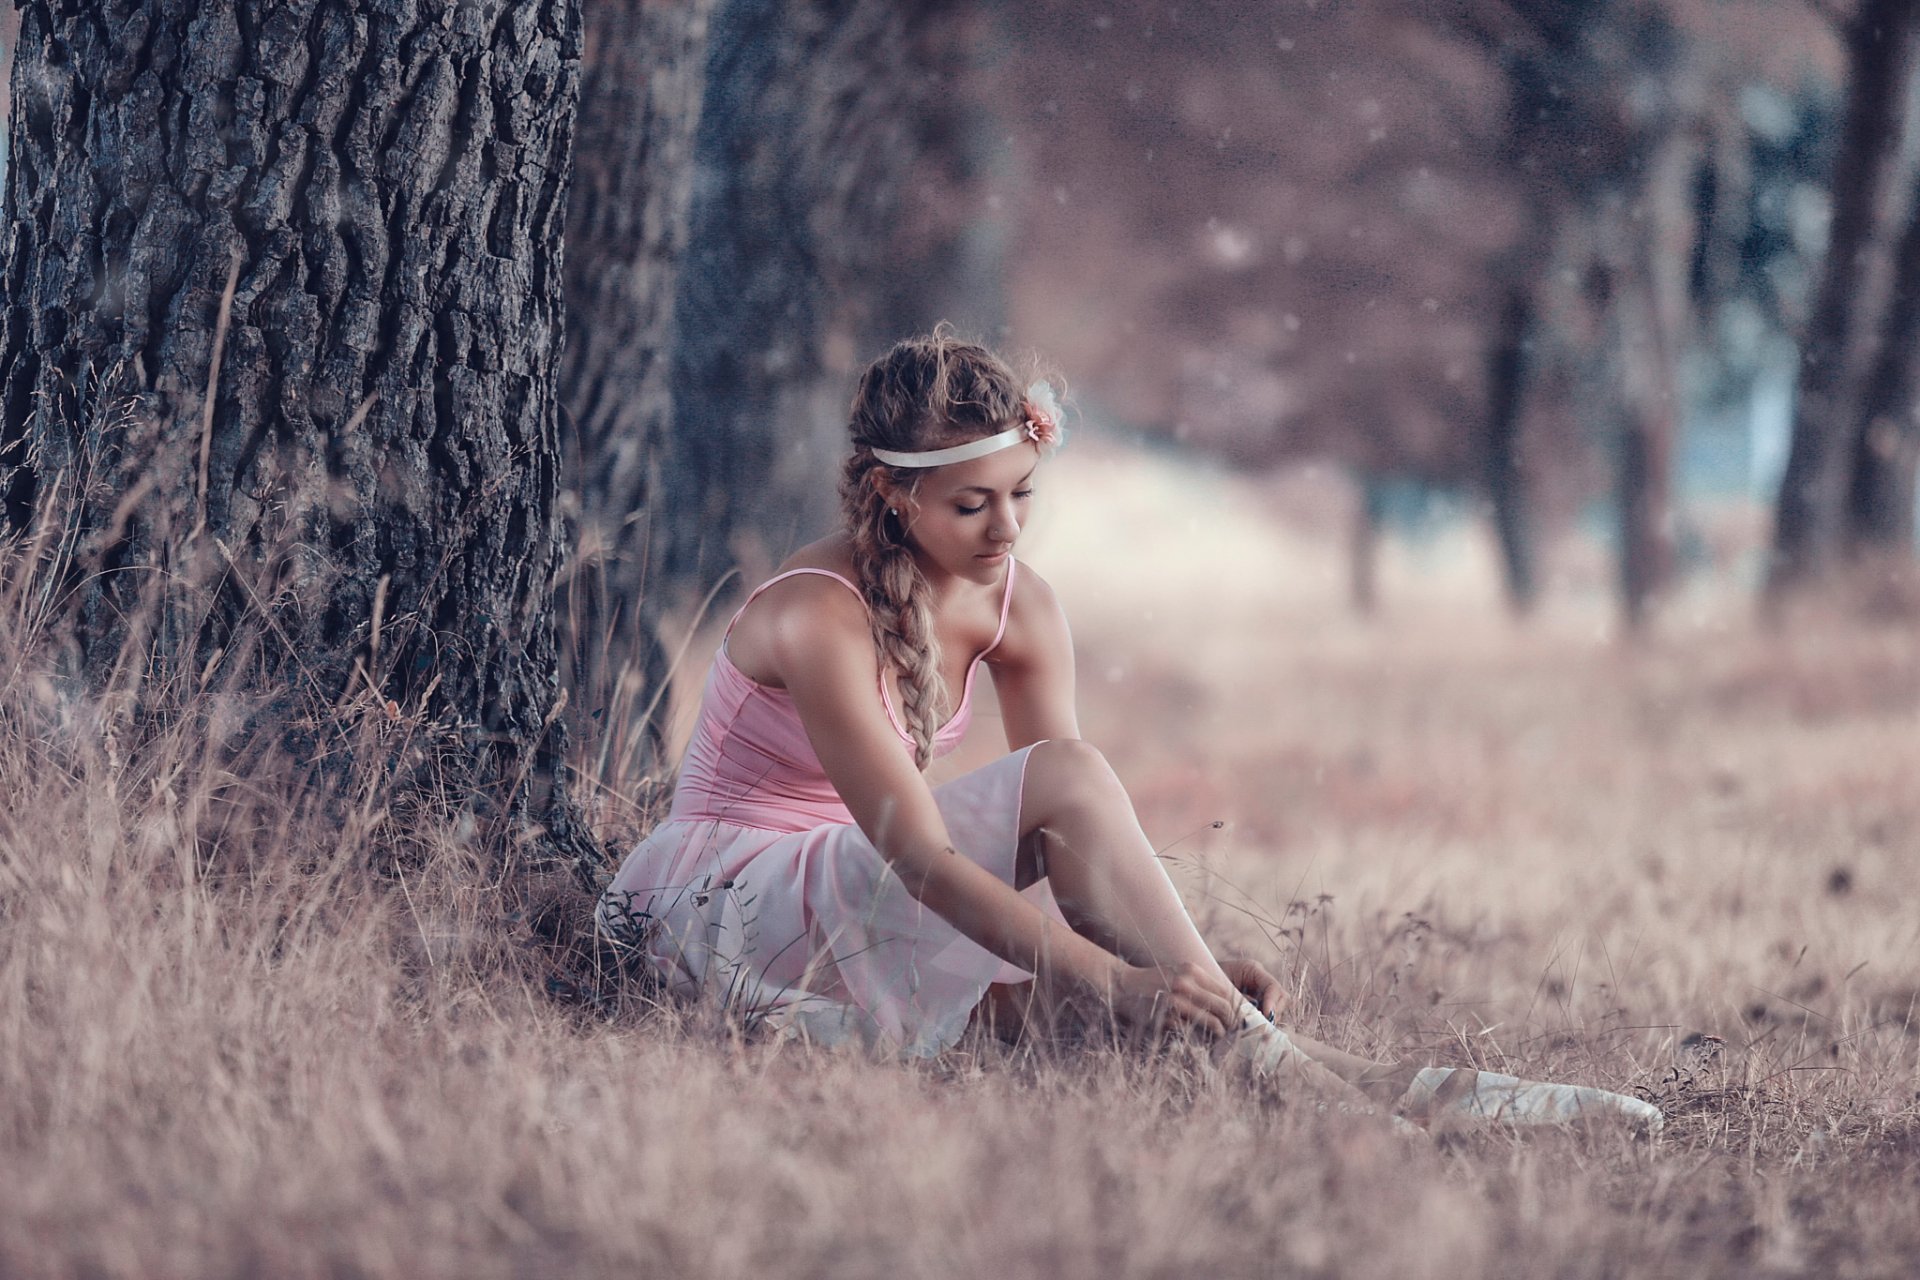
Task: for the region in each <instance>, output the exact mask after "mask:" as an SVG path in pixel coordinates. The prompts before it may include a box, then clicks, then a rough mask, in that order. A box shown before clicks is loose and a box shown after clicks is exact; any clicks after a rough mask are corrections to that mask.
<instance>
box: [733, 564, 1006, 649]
mask: <svg viewBox="0 0 1920 1280" xmlns="http://www.w3.org/2000/svg"><path fill="white" fill-rule="evenodd" d="M803 573H813V574H818V575H819V576H821V577H823V578H832V579H833V580H834V581H835V582H837V583H839V584H840V585H841V586H843V587H845V588H846V589H847V590H849V591H851V592H853V594H854V595H855V596H858V597H859V599H860V603H861V605H863V606H864V605H865V604H866V603H867V598H866V596H864V595H861V593H860V588H858V587H856V586H854V585H853V583H851V582H849V581H847V579H845V578H843V577H841V576H840V575H839V574H837V573H835V572H834V571H833V570H831V569H815V568H813V567H811V566H809V565H802V566H801V567H800V568H798V569H789V570H787V571H786V572H785V573H776V574H774V575H773V576H772V577H771V578H768V579H767V580H766V581H765V582H763V583H761V584H760V585H759V586H757V587H755V588H754V589H753V590H752V591H750V592H748V593H747V598H746V599H745V600H742V601H741V602H740V607H739V608H738V609H735V610H734V611H733V616H732V617H731V618H729V619H727V629H726V631H725V632H724V633H723V634H722V635H721V637H720V643H721V644H725V643H726V642H727V637H728V636H730V635H732V634H733V624H734V623H736V622H738V621H740V615H741V614H743V613H745V612H746V611H747V606H748V605H750V604H752V603H753V602H754V601H755V600H756V599H758V598H759V596H760V593H761V592H762V591H765V590H766V589H767V588H768V587H770V586H772V585H773V584H774V583H776V582H783V581H785V580H786V579H788V578H794V577H798V576H799V575H801V574H803ZM1002 625H1003V626H1004V625H1005V623H1004V616H1003V622H1002Z"/></svg>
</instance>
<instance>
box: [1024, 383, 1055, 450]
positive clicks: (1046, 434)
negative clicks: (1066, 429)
mask: <svg viewBox="0 0 1920 1280" xmlns="http://www.w3.org/2000/svg"><path fill="white" fill-rule="evenodd" d="M1022 412H1023V413H1024V414H1025V415H1026V421H1025V423H1024V424H1023V425H1025V427H1026V429H1027V439H1029V440H1031V441H1033V442H1034V443H1035V444H1037V445H1039V446H1040V447H1041V448H1043V449H1053V448H1056V447H1058V446H1059V444H1060V405H1059V403H1058V402H1057V401H1056V400H1055V399H1054V398H1053V387H1052V386H1050V385H1049V384H1048V383H1046V382H1044V381H1042V382H1036V383H1034V384H1033V385H1032V386H1030V387H1028V388H1027V398H1026V401H1025V403H1024V405H1023V406H1022Z"/></svg>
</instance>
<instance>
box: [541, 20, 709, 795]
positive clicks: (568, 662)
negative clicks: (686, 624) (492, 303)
mask: <svg viewBox="0 0 1920 1280" xmlns="http://www.w3.org/2000/svg"><path fill="white" fill-rule="evenodd" d="M712 7H713V0H685V2H684V3H676V4H660V3H657V2H656V0H587V4H586V40H585V48H584V56H583V65H582V71H581V86H580V113H579V128H578V136H577V139H576V142H575V146H574V168H573V179H572V189H571V191H570V193H569V196H568V201H567V209H568V213H567V256H566V301H567V345H566V350H565V353H564V355H563V357H562V361H561V368H560V392H561V403H562V406H563V408H564V412H565V418H566V426H567V430H566V432H565V433H564V436H563V438H564V440H565V441H566V445H567V454H568V458H567V466H566V469H565V484H564V490H565V500H566V502H567V504H568V506H569V508H570V512H569V514H570V515H571V517H572V521H573V538H572V546H571V552H572V555H571V558H570V563H569V566H568V570H567V575H566V577H565V579H564V580H563V583H562V590H561V592H560V594H559V614H560V616H561V618H562V619H563V620H564V625H563V628H562V637H563V644H562V652H561V658H562V671H561V676H562V681H563V684H564V686H565V687H566V688H567V689H568V690H569V692H570V694H571V700H570V706H571V716H572V718H573V722H574V725H575V727H576V728H578V729H580V730H581V731H582V732H592V731H594V730H602V731H605V732H606V733H607V734H610V735H619V736H620V737H621V738H623V739H624V741H622V742H619V743H613V742H609V743H607V744H606V745H607V746H608V747H610V748H611V747H616V746H617V747H620V748H623V749H625V750H626V751H627V752H628V753H629V754H630V756H631V759H632V763H634V764H635V765H636V766H637V767H638V768H639V770H640V771H641V772H643V773H646V772H651V771H652V770H653V768H654V767H655V766H656V765H658V764H659V763H660V760H659V752H660V747H661V737H660V732H659V718H658V717H656V716H651V715H648V714H646V712H647V710H648V707H649V704H651V703H653V702H654V701H655V700H656V699H658V698H659V697H660V696H661V693H662V691H663V690H664V689H665V687H666V681H667V675H668V655H667V653H666V652H665V649H664V646H663V644H662V641H661V637H660V636H659V634H658V631H657V624H658V621H659V613H660V605H661V603H662V602H663V598H664V597H665V596H666V595H667V594H668V593H667V592H666V591H665V590H664V589H662V590H660V591H657V592H654V591H649V590H648V587H649V584H650V583H651V582H654V581H655V580H656V579H657V576H658V574H659V573H660V570H661V560H662V551H663V550H664V547H665V543H666V539H667V537H668V535H669V533H670V530H671V528H672V524H673V520H674V508H675V506H676V505H682V506H684V505H687V504H689V503H691V502H692V501H693V498H692V492H693V491H692V490H690V489H689V486H688V484H687V483H685V482H680V483H676V481H675V477H674V476H673V475H672V471H671V468H672V463H673V458H674V456H675V455H674V453H673V451H672V449H671V447H670V441H671V435H672V430H673V396H672V387H671V374H672V368H673V349H674V338H675V325H674V306H673V303H674V296H675V292H676V289H677V285H678V278H679V276H678V268H679V263H680V261H681V259H682V258H683V257H684V256H685V254H686V252H687V243H688V214H689V209H690V205H691V201H692V195H693V176H694V156H693V139H694V133H695V130H696V128H697V127H698V125H699V121H700V104H701V99H702V97H703V96H704V93H705V90H706V84H707V81H706V61H707V23H708V19H709V15H710V12H711V9H712ZM609 713H611V714H609Z"/></svg>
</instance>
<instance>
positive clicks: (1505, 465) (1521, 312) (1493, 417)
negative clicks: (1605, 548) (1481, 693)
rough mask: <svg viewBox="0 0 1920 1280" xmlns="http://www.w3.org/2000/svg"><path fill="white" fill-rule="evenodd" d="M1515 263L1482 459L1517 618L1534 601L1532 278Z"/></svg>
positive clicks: (1498, 327) (1495, 350)
mask: <svg viewBox="0 0 1920 1280" xmlns="http://www.w3.org/2000/svg"><path fill="white" fill-rule="evenodd" d="M1528 265H1530V264H1519V265H1517V266H1516V268H1515V270H1514V271H1513V273H1512V274H1513V277H1514V278H1512V279H1509V281H1508V282H1507V284H1506V287H1505V289H1504V292H1503V294H1502V296H1501V299H1500V312H1499V315H1498V317H1497V319H1496V322H1495V328H1494V333H1493V340H1492V343H1491V345H1490V347H1489V351H1488V354H1489V357H1490V368H1489V370H1488V378H1487V434H1486V449H1485V452H1484V454H1483V460H1484V464H1485V467H1486V471H1485V477H1486V485H1487V497H1488V499H1489V501H1490V502H1491V503H1492V506H1493V529H1494V537H1495V538H1496V540H1497V541H1498V543H1499V546H1500V566H1501V569H1502V571H1503V573H1504V576H1505V582H1506V586H1507V603H1508V604H1509V605H1511V606H1512V607H1513V611H1514V612H1515V613H1517V614H1520V615H1522V616H1524V615H1526V614H1527V613H1530V612H1531V611H1532V610H1533V606H1534V604H1535V602H1536V601H1537V600H1538V598H1539V577H1538V573H1537V569H1536V550H1537V549H1536V546H1535V541H1534V528H1533V507H1532V504H1531V502H1530V501H1529V500H1528V497H1529V495H1528V484H1527V468H1526V460H1525V456H1524V452H1523V450H1522V448H1521V442H1522V439H1523V434H1524V433H1523V432H1522V429H1521V428H1522V425H1523V420H1522V415H1521V405H1522V401H1523V398H1524V392H1525V385H1526V375H1527V343H1528V339H1529V336H1530V335H1531V333H1532V332H1533V315H1534V305H1535V304H1534V297H1533V280H1532V276H1531V274H1530V273H1529V272H1528V270H1527V266H1528Z"/></svg>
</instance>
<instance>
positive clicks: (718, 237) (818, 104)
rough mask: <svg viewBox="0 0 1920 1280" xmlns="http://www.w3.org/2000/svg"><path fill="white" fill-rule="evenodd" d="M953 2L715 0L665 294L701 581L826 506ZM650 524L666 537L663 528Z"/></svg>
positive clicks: (803, 524) (677, 440)
mask: <svg viewBox="0 0 1920 1280" xmlns="http://www.w3.org/2000/svg"><path fill="white" fill-rule="evenodd" d="M955 7H956V6H952V5H949V4H930V5H917V6H898V5H889V4H885V3H881V2H880V0H807V2H805V3H782V2H780V0H723V3H721V4H720V6H719V8H718V9H717V10H716V11H715V13H714V15H713V18H712V25H711V30H710V35H709V43H708V48H709V59H708V64H707V96H706V99H705V102H704V104H703V107H702V111H701V118H700V127H699V133H698V137H697V140H696V144H695V152H696V156H697V168H696V175H697V176H696V180H695V189H694V196H693V209H692V215H691V227H692V230H691V236H690V249H689V252H688V255H687V258H686V260H685V261H684V263H683V264H682V268H681V272H680V279H679V290H678V294H677V298H676V303H675V317H676V321H675V323H676V327H677V335H676V339H677V340H676V346H675V354H674V367H673V373H672V395H673V403H674V406H675V410H674V411H675V422H676V429H675V432H674V446H673V449H672V451H671V457H670V460H669V463H668V465H667V468H666V472H665V475H664V476H663V484H664V485H665V486H666V487H667V488H668V489H669V490H670V491H672V492H674V493H676V494H678V495H684V497H683V499H682V500H681V501H678V502H676V505H675V515H674V518H673V520H672V522H671V523H672V530H671V536H670V539H669V541H670V546H669V547H668V549H667V561H666V563H667V567H668V574H667V576H668V577H669V578H670V579H671V580H672V581H673V583H674V584H675V585H676V586H684V587H691V588H696V589H703V588H705V587H707V586H708V585H709V584H711V583H713V582H714V581H715V580H716V579H717V578H718V577H719V576H720V575H721V574H723V573H724V572H725V571H727V570H728V569H729V568H731V567H732V566H733V564H734V563H735V561H736V558H737V557H738V555H739V554H740V553H741V552H742V551H743V550H745V549H746V548H747V547H748V546H749V545H750V544H752V543H758V544H759V545H760V547H761V548H762V549H763V550H764V551H766V552H767V553H768V554H772V555H776V556H777V555H778V554H779V553H780V552H782V551H783V550H784V549H785V548H787V547H789V546H791V545H792V544H793V543H795V542H796V541H799V540H801V539H803V538H805V537H807V536H811V535H813V534H816V533H818V532H820V531H821V530H822V529H823V528H824V527H825V526H826V525H827V524H828V523H829V521H830V520H831V515H832V511H833V509H834V502H833V466H834V460H835V459H836V458H837V456H838V454H839V452H840V449H841V441H842V435H843V432H844V429H845V407H844V403H843V400H844V395H845V392H846V390H847V388H845V387H843V386H840V385H838V384H837V383H836V382H835V381H834V379H835V377H836V375H838V376H844V374H845V373H846V372H847V371H848V369H849V368H850V366H851V364H852V362H853V361H852V359H851V358H850V356H851V353H846V354H840V355H838V356H834V355H831V354H830V352H829V347H830V345H831V344H832V343H833V341H834V340H835V338H836V336H837V337H838V338H839V339H840V340H841V341H842V342H843V343H845V344H846V345H851V343H849V342H847V341H846V340H847V339H848V338H849V337H850V336H851V335H857V334H860V333H861V332H862V331H863V330H864V329H865V328H866V327H867V325H866V322H865V321H864V320H863V318H862V317H863V315H864V313H865V311H866V308H867V306H868V305H869V304H870V303H871V302H872V300H874V299H875V298H876V297H877V296H879V294H880V293H881V292H882V284H881V281H882V280H883V279H884V278H885V277H884V275H883V274H882V273H890V272H892V271H894V270H897V269H898V268H896V267H895V266H894V265H892V264H891V263H889V254H888V249H889V248H890V246H891V245H892V244H893V243H894V241H893V240H892V236H893V234H894V233H895V231H896V230H897V221H898V220H897V217H896V215H897V212H898V210H899V208H900V203H901V189H902V184H903V182H904V181H906V178H907V175H908V173H909V172H910V169H911V165H912V163H913V161H914V160H915V158H916V157H917V156H918V155H919V154H920V153H921V151H922V148H923V145H924V144H923V143H922V141H921V139H920V138H919V136H918V133H917V129H918V126H917V125H916V123H915V121H916V119H917V104H919V103H920V102H921V101H922V100H923V99H924V98H925V97H926V96H927V95H929V94H931V93H934V92H937V91H938V89H939V86H938V84H937V83H934V82H933V81H932V80H930V79H929V78H928V77H927V76H925V75H924V74H923V73H922V69H921V66H920V60H921V59H922V58H923V57H924V53H923V51H924V50H926V49H928V48H932V47H934V46H932V45H928V44H926V43H925V42H923V41H920V40H918V39H916V37H915V31H916V28H917V27H918V26H919V25H920V24H928V23H939V22H944V21H947V20H948V19H949V10H951V9H953V8H955ZM656 536H658V535H657V534H656Z"/></svg>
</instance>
